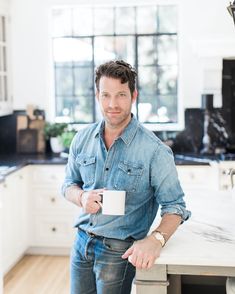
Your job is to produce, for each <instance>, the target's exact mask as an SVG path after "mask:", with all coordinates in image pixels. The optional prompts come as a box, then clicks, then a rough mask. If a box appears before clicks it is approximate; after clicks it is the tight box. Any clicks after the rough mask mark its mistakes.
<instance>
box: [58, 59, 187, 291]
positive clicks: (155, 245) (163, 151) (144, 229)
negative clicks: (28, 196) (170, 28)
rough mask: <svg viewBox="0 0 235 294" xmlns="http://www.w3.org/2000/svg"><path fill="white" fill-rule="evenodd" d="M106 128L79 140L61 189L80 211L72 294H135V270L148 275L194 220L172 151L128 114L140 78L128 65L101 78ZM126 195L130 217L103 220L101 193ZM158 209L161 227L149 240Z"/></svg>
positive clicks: (95, 127) (108, 67)
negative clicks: (180, 229)
mask: <svg viewBox="0 0 235 294" xmlns="http://www.w3.org/2000/svg"><path fill="white" fill-rule="evenodd" d="M95 83H96V88H97V92H96V98H97V101H98V103H99V106H100V110H101V112H102V115H103V121H101V122H99V123H95V124H92V125H91V126H89V127H88V128H86V129H84V130H82V131H79V132H78V133H77V135H76V136H75V138H74V140H73V142H72V145H71V148H70V155H69V160H68V164H67V168H66V177H65V182H64V185H63V189H62V190H63V193H64V195H65V197H66V198H67V199H68V200H69V201H71V202H73V203H74V204H75V205H78V206H79V207H82V208H83V213H82V214H81V215H80V216H79V218H78V220H77V223H76V226H77V227H78V232H77V235H76V239H75V243H74V246H73V250H72V253H71V294H83V293H84V294H85V293H86V294H87V293H98V294H106V293H107V294H110V293H112V294H116V293H122V294H126V293H130V291H131V284H132V280H133V277H134V275H135V268H138V269H148V268H150V267H151V266H152V265H153V264H154V261H155V259H156V258H157V257H158V256H159V255H160V251H161V249H162V247H163V246H164V245H165V242H166V241H167V240H168V239H169V237H170V236H171V235H172V234H173V233H174V231H175V230H176V228H177V227H178V226H179V224H180V223H182V222H183V221H184V220H186V219H187V218H188V217H189V215H190V212H189V211H187V210H186V209H185V202H184V200H183V195H184V194H183V192H182V189H181V187H180V184H179V181H178V178H177V172H176V168H175V164H174V159H173V156H172V152H171V150H170V149H169V148H168V147H167V146H165V145H164V144H163V143H162V142H161V141H160V140H159V139H158V138H157V137H156V136H155V135H154V134H153V133H152V132H150V131H148V130H147V129H145V128H144V127H143V126H142V125H141V124H140V123H139V122H138V121H137V120H136V118H135V117H134V116H133V115H132V114H131V107H132V104H133V103H134V102H135V101H136V98H137V90H136V72H135V70H134V69H133V68H132V67H131V65H129V64H128V63H126V62H124V61H110V62H107V63H105V64H102V65H100V66H99V67H98V69H97V70H96V79H95ZM104 188H105V189H108V190H124V191H126V203H125V215H122V216H110V215H103V214H102V210H101V208H100V205H99V203H100V201H101V195H100V193H101V192H103V190H104ZM159 205H161V215H162V219H161V222H160V225H159V226H158V227H157V228H156V230H154V232H152V233H151V234H150V235H149V236H147V234H148V231H149V229H150V226H151V224H152V222H153V220H154V218H155V216H156V213H157V211H158V207H159Z"/></svg>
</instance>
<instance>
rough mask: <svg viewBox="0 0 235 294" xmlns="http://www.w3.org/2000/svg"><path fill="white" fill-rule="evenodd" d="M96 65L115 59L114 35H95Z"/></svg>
mask: <svg viewBox="0 0 235 294" xmlns="http://www.w3.org/2000/svg"><path fill="white" fill-rule="evenodd" d="M94 55H95V65H96V66H97V65H100V64H101V63H103V62H105V61H107V60H111V59H115V57H116V54H115V49H114V37H95V40H94Z"/></svg>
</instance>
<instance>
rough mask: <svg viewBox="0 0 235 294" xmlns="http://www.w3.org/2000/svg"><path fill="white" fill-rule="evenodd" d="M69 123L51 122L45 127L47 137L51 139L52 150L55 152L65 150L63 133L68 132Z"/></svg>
mask: <svg viewBox="0 0 235 294" xmlns="http://www.w3.org/2000/svg"><path fill="white" fill-rule="evenodd" d="M67 127H68V124H67V123H49V122H47V123H46V125H45V127H44V135H45V139H46V140H49V141H50V146H51V150H52V152H54V153H60V152H62V151H63V150H64V146H63V144H62V142H61V139H60V138H61V135H62V134H63V133H64V132H66V129H67Z"/></svg>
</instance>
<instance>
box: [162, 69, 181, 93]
mask: <svg viewBox="0 0 235 294" xmlns="http://www.w3.org/2000/svg"><path fill="white" fill-rule="evenodd" d="M177 70H178V68H177V66H165V67H160V68H159V70H158V79H159V82H158V93H160V94H163V95H164V94H176V93H177V74H178V71H177Z"/></svg>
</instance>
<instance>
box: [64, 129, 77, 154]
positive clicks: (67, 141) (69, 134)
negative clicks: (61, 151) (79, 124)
mask: <svg viewBox="0 0 235 294" xmlns="http://www.w3.org/2000/svg"><path fill="white" fill-rule="evenodd" d="M75 134H76V130H74V129H71V130H67V131H65V132H64V133H62V134H61V136H60V142H61V143H62V145H63V146H64V148H65V151H66V152H68V151H69V147H70V144H71V142H72V140H73V137H74V136H75Z"/></svg>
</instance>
